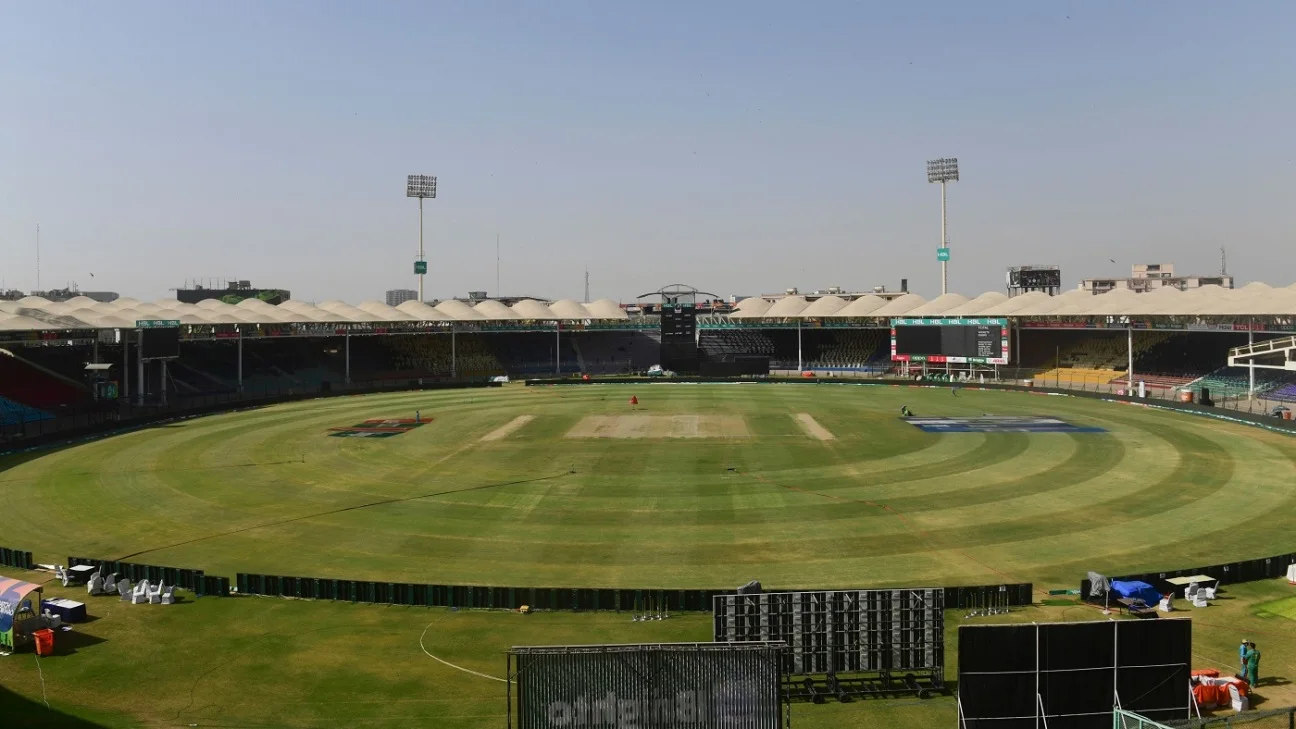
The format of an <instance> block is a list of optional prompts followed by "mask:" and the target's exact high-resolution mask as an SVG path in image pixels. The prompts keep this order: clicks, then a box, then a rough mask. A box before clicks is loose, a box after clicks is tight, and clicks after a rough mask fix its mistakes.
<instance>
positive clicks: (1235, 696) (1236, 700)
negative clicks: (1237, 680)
mask: <svg viewBox="0 0 1296 729" xmlns="http://www.w3.org/2000/svg"><path fill="white" fill-rule="evenodd" d="M1228 692H1229V703H1230V704H1232V707H1233V710H1234V711H1238V712H1241V711H1246V710H1247V709H1249V708H1251V700H1250V697H1247V696H1243V695H1242V694H1241V693H1240V692H1239V691H1238V688H1237V685H1236V684H1229V688H1228Z"/></svg>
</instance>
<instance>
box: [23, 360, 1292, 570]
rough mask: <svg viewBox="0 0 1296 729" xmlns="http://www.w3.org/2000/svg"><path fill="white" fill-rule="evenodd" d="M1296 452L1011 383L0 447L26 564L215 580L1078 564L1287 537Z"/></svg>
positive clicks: (529, 399) (707, 392) (543, 401)
mask: <svg viewBox="0 0 1296 729" xmlns="http://www.w3.org/2000/svg"><path fill="white" fill-rule="evenodd" d="M632 394H635V395H637V396H638V397H639V399H640V402H641V405H640V406H639V407H637V408H635V409H634V410H633V411H632V409H631V407H630V406H629V405H628V403H627V401H628V400H629V398H630V396H631V395H632ZM905 404H907V405H909V406H910V407H911V408H912V409H913V410H914V411H915V412H916V413H917V414H918V415H929V416H935V415H942V416H945V415H948V416H979V415H982V414H983V413H993V414H1000V415H1020V414H1024V415H1031V414H1047V415H1055V416H1059V417H1062V418H1063V419H1065V420H1067V421H1068V422H1071V423H1073V424H1076V425H1084V426H1098V427H1102V428H1105V429H1106V431H1107V432H1103V433H1074V434H1067V433H1039V434H1027V433H953V434H932V433H925V432H922V431H920V430H919V429H917V428H915V427H913V426H911V425H909V424H907V423H905V422H903V421H902V420H900V419H899V418H898V417H897V416H898V411H899V408H900V406H901V405H905ZM416 410H418V411H420V412H421V413H422V415H423V417H424V418H425V419H427V418H431V422H428V423H426V424H425V425H422V426H421V427H417V428H414V429H412V430H410V431H409V432H407V433H403V434H400V435H396V436H393V437H388V438H340V437H330V436H329V433H330V431H329V429H330V428H334V427H345V426H351V425H355V424H358V423H361V422H363V421H365V420H367V419H375V418H400V417H404V418H410V417H413V415H414V412H415V411H416ZM807 416H808V417H807ZM807 421H808V422H807ZM810 424H813V425H814V426H817V430H816V429H815V428H812V427H810ZM1293 458H1296V441H1292V440H1291V439H1290V438H1287V437H1285V436H1283V435H1279V434H1276V433H1270V432H1267V431H1263V430H1260V429H1255V428H1247V427H1244V426H1240V425H1234V424H1229V423H1222V422H1218V421H1214V420H1210V419H1207V418H1201V417H1193V416H1187V415H1179V414H1171V413H1165V412H1161V411H1152V410H1146V409H1141V408H1134V407H1125V406H1119V405H1114V404H1111V403H1103V402H1096V401H1090V400H1084V399H1079V398H1062V397H1050V398H1045V397H1034V396H1028V395H1023V394H1016V393H1001V392H979V391H964V392H962V394H961V395H960V396H958V397H954V396H952V395H951V394H950V392H949V391H948V390H943V389H909V388H887V387H851V386H844V387H843V386H801V385H781V386H780V385H749V386H732V385H730V386H685V385H654V386H638V387H630V386H598V387H540V388H526V387H520V386H513V387H508V388H503V389H500V390H478V391H450V392H432V393H406V394H397V395H380V396H368V397H348V398H335V399H327V400H316V401H309V402H301V403H295V404H291V405H282V406H276V407H269V408H264V409H259V410H254V411H249V412H239V413H230V414H225V415H217V416H212V417H206V418H199V419H195V420H190V421H184V422H177V423H170V424H166V425H161V426H158V427H153V428H147V429H144V430H140V431H137V432H134V433H129V434H125V435H121V436H117V437H113V438H108V439H104V440H100V441H95V442H90V443H86V444H83V445H79V446H75V447H70V448H65V449H62V450H57V451H50V452H44V453H39V454H35V456H34V457H33V456H31V455H29V456H24V457H20V458H10V459H8V460H7V461H5V462H3V464H0V467H3V466H8V467H7V468H5V469H4V470H3V471H0V498H3V500H4V502H5V503H6V505H7V510H8V519H7V520H6V523H5V524H4V525H3V527H2V528H0V543H2V544H5V545H12V546H14V547H20V548H23V549H30V550H32V551H34V552H35V553H36V554H37V557H38V559H39V560H40V561H60V560H62V559H64V558H65V557H66V556H67V555H69V554H77V555H85V556H91V557H98V558H108V559H114V558H115V559H121V558H126V557H128V556H129V557H130V559H131V560H132V561H138V562H147V563H152V564H166V565H176V566H182V567H196V568H202V569H205V570H206V571H207V572H208V573H211V574H224V575H231V576H232V575H233V573H235V572H238V571H243V572H260V573H268V574H293V575H304V576H314V577H335V578H352V579H370V580H392V581H401V582H425V583H449V584H477V585H481V584H495V585H518V586H564V587H565V586H572V587H616V586H623V587H712V588H714V587H726V586H732V585H737V584H741V583H743V582H745V581H747V580H748V579H752V578H757V579H760V580H762V581H763V582H764V583H765V584H767V585H775V586H780V587H859V586H880V585H891V584H903V585H916V584H942V585H944V584H959V583H964V584H982V583H998V582H1003V581H1033V582H1036V583H1038V584H1041V585H1058V584H1062V585H1067V586H1070V585H1073V584H1075V583H1076V582H1077V581H1078V579H1079V577H1080V576H1083V574H1084V572H1085V571H1086V570H1088V569H1098V570H1100V571H1104V572H1106V573H1108V574H1111V573H1114V572H1121V571H1125V570H1133V569H1142V568H1155V567H1178V566H1191V565H1194V564H1209V563H1218V562H1220V561H1224V560H1227V559H1233V558H1250V557H1256V556H1262V555H1264V554H1275V553H1279V552H1282V551H1290V550H1293V549H1296V529H1293V527H1294V526H1296V509H1293V508H1292V507H1293V495H1296V488H1293V483H1294V479H1293V475H1296V468H1294V467H1293ZM730 469H732V470H730ZM1240 530H1245V531H1244V532H1242V531H1240ZM1242 533H1245V535H1246V538H1240V537H1239V535H1240V534H1242Z"/></svg>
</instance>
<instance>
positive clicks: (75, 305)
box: [0, 296, 629, 331]
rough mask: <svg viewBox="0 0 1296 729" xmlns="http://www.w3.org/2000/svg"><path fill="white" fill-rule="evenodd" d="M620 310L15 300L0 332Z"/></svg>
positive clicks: (529, 317)
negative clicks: (172, 323)
mask: <svg viewBox="0 0 1296 729" xmlns="http://www.w3.org/2000/svg"><path fill="white" fill-rule="evenodd" d="M628 318H629V316H628V315H627V314H626V313H625V311H623V310H622V309H621V305H620V304H618V303H617V302H615V301H612V300H611V299H600V300H598V301H594V302H590V303H585V304H582V303H579V302H576V301H571V300H569V299H563V300H560V301H554V302H552V303H544V302H540V301H533V300H530V299H527V300H523V301H519V302H518V303H516V304H514V305H513V306H505V305H504V304H502V303H500V302H498V301H494V300H488V301H483V302H481V303H479V304H477V305H476V306H469V305H467V304H465V303H464V302H462V301H457V300H453V299H451V300H448V301H442V302H441V303H439V304H437V305H436V306H428V305H427V304H425V303H423V302H421V301H406V302H404V303H403V304H401V305H400V306H396V307H392V306H388V305H386V304H384V303H382V302H380V301H365V302H363V303H361V304H357V305H355V306H352V305H350V304H347V303H344V302H341V301H325V302H323V303H320V304H308V303H306V302H303V301H294V300H289V301H285V302H283V303H282V304H280V305H278V306H275V305H273V304H267V303H265V302H264V301H260V300H258V299H244V300H243V301H240V302H239V303H237V304H226V303H224V302H222V301H218V300H215V299H209V300H206V301H200V302H198V303H197V304H184V303H181V302H179V301H176V300H174V299H163V300H159V301H154V302H152V303H150V302H145V301H138V300H136V299H130V298H121V299H117V300H116V301H113V302H111V303H101V302H98V301H95V300H93V299H90V298H87V297H84V296H78V297H76V298H73V299H69V300H67V301H60V302H53V301H48V300H46V299H43V298H40V297H38V296H28V297H26V298H23V299H18V300H17V301H0V331H34V330H42V331H48V330H60V329H63V330H80V329H131V328H134V327H135V326H136V322H138V321H142V320H147V319H153V320H164V321H165V320H176V321H179V322H180V323H181V324H182V325H199V326H201V325H220V324H252V325H275V324H320V323H334V324H386V323H396V322H407V323H408V322H475V323H482V322H503V321H585V320H597V321H614V320H618V319H628Z"/></svg>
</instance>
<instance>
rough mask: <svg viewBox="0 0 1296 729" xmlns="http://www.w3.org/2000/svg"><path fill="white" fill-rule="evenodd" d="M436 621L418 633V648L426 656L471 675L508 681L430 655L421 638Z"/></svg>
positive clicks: (501, 681)
mask: <svg viewBox="0 0 1296 729" xmlns="http://www.w3.org/2000/svg"><path fill="white" fill-rule="evenodd" d="M437 622H438V621H436V620H433V621H432V622H430V623H428V625H427V627H426V628H424V629H423V635H420V636H419V648H422V649H423V652H424V653H425V654H426V655H427V657H428V658H431V659H432V660H434V661H436V662H437V663H441V664H444V665H447V666H449V667H451V668H453V669H455V670H456V671H463V672H464V673H470V674H472V675H474V676H480V677H481V678H489V679H490V680H492V681H499V682H500V683H508V682H509V680H508V679H507V678H500V677H499V676H491V675H489V674H486V673H478V672H477V671H474V670H472V669H470V668H464V667H463V666H456V665H455V664H453V663H451V662H450V661H447V660H445V659H443V658H437V657H436V656H434V655H432V654H431V653H428V649H427V646H425V645H423V638H424V637H425V636H427V632H428V630H430V629H431V628H432V626H433V625H436V624H437Z"/></svg>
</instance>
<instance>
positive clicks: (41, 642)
mask: <svg viewBox="0 0 1296 729" xmlns="http://www.w3.org/2000/svg"><path fill="white" fill-rule="evenodd" d="M32 637H33V638H35V639H36V655H38V656H52V655H54V631H52V630H50V629H49V628H41V629H40V630H38V631H36V632H34V633H32Z"/></svg>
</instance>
